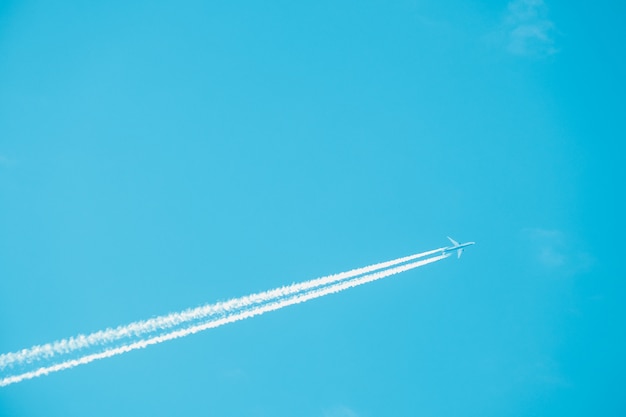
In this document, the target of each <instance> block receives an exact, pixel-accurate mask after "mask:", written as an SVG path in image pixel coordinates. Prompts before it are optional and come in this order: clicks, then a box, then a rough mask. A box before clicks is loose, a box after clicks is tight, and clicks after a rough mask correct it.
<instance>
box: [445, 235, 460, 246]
mask: <svg viewBox="0 0 626 417" xmlns="http://www.w3.org/2000/svg"><path fill="white" fill-rule="evenodd" d="M448 239H449V240H450V242H452V244H453V245H454V246H459V242H457V241H456V240H454V239H452V238H451V237H450V236H448Z"/></svg>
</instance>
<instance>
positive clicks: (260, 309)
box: [0, 254, 449, 387]
mask: <svg viewBox="0 0 626 417" xmlns="http://www.w3.org/2000/svg"><path fill="white" fill-rule="evenodd" d="M448 256H449V255H447V254H443V255H439V256H435V257H432V258H428V259H424V260H421V261H416V262H411V263H408V264H405V265H401V266H397V267H395V268H390V269H386V270H383V271H379V272H373V273H370V274H367V275H363V276H359V277H358V278H353V279H350V280H344V281H342V282H338V283H335V284H333V285H327V286H325V287H321V288H317V289H312V290H311V291H308V292H305V293H304V294H297V295H294V296H293V297H290V298H281V299H277V300H276V301H270V302H267V303H265V304H262V305H257V306H253V307H250V308H249V309H247V310H243V311H239V312H236V313H233V314H231V315H228V316H226V317H221V318H216V319H213V320H211V321H208V322H206V323H202V324H197V325H194V326H191V327H188V328H185V329H180V330H175V331H171V332H169V333H166V334H162V335H159V336H154V337H151V338H149V339H146V340H140V341H137V342H134V343H131V344H128V345H125V346H120V347H117V348H113V349H108V350H105V351H103V352H100V353H94V354H90V355H85V356H83V357H81V358H78V359H72V360H67V361H64V362H61V363H58V364H55V365H51V366H47V367H42V368H39V369H37V370H34V371H30V372H25V373H22V374H19V375H14V376H8V377H5V378H3V379H0V387H2V386H6V385H10V384H14V383H17V382H20V381H23V380H26V379H32V378H36V377H38V376H42V375H47V374H49V373H51V372H57V371H61V370H64V369H70V368H74V367H76V366H79V365H83V364H87V363H90V362H93V361H95V360H98V359H104V358H109V357H112V356H116V355H121V354H122V353H126V352H130V351H132V350H136V349H142V348H145V347H147V346H150V345H155V344H158V343H163V342H165V341H168V340H172V339H178V338H180V337H185V336H188V335H190V334H194V333H198V332H200V331H203V330H206V329H211V328H215V327H219V326H223V325H224V324H228V323H233V322H236V321H240V320H245V319H247V318H250V317H254V316H258V315H261V314H264V313H267V312H269V311H274V310H278V309H281V308H283V307H287V306H290V305H293V304H299V303H303V302H305V301H308V300H312V299H314V298H319V297H322V296H325V295H328V294H332V293H337V292H340V291H343V290H346V289H348V288H353V287H356V286H358V285H362V284H365V283H368V282H372V281H376V280H379V279H382V278H385V277H388V276H391V275H395V274H399V273H401V272H405V271H408V270H410V269H414V268H417V267H420V266H422V265H426V264H429V263H432V262H436V261H439V260H441V259H444V258H446V257H448Z"/></svg>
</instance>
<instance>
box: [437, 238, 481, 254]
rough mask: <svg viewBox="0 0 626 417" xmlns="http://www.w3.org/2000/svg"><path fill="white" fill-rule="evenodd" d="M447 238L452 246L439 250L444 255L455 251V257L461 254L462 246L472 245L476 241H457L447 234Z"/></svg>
mask: <svg viewBox="0 0 626 417" xmlns="http://www.w3.org/2000/svg"><path fill="white" fill-rule="evenodd" d="M448 239H450V242H452V244H453V245H454V246H448V247H447V248H443V250H442V251H441V254H442V255H445V254H446V253H450V252H454V251H456V254H457V259H458V258H460V257H461V254H462V253H463V248H465V247H467V246H472V245H473V244H475V243H476V242H466V243H459V242H457V241H456V240H454V239H452V238H451V237H450V236H448Z"/></svg>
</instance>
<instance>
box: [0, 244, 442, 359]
mask: <svg viewBox="0 0 626 417" xmlns="http://www.w3.org/2000/svg"><path fill="white" fill-rule="evenodd" d="M442 249H443V248H440V249H435V250H431V251H427V252H422V253H417V254H414V255H409V256H405V257H402V258H397V259H393V260H391V261H386V262H380V263H377V264H373V265H369V266H365V267H361V268H357V269H352V270H350V271H346V272H341V273H338V274H333V275H328V276H325V277H322V278H317V279H313V280H310V281H306V282H302V283H298V284H292V285H288V286H284V287H280V288H276V289H273V290H269V291H264V292H260V293H257V294H252V295H249V296H245V297H240V298H235V299H231V300H229V301H224V302H219V303H215V304H209V305H205V306H201V307H196V308H193V309H188V310H184V311H182V312H178V313H172V314H168V315H165V316H160V317H155V318H152V319H149V320H143V321H137V322H134V323H130V324H128V325H124V326H119V327H117V328H115V329H106V330H102V331H98V332H95V333H91V334H89V335H78V336H75V337H70V338H68V339H62V340H59V341H55V342H52V343H47V344H45V345H39V346H33V347H31V348H28V349H23V350H21V351H18V352H10V353H5V354H2V355H0V371H1V370H3V369H4V368H6V367H9V366H14V365H20V364H23V363H32V362H34V361H38V360H42V359H51V358H53V357H54V356H56V355H59V354H68V353H71V352H74V351H77V350H80V349H86V348H89V347H93V346H98V345H103V344H108V343H112V342H115V341H118V340H121V339H124V338H131V337H141V336H142V335H144V334H146V333H152V332H155V331H159V330H166V329H170V328H172V327H175V326H179V325H181V324H184V323H186V322H189V321H195V320H201V319H204V318H207V317H210V316H214V315H223V314H226V313H229V312H232V311H237V310H240V309H242V308H246V307H249V306H251V305H258V304H262V303H265V302H267V301H269V300H273V299H276V298H282V297H286V296H289V295H292V294H296V293H300V292H302V291H306V290H308V289H312V288H316V287H321V286H324V285H329V284H332V283H334V282H338V281H342V280H345V279H348V278H353V277H355V276H358V275H362V274H366V273H369V272H373V271H377V270H379V269H385V268H389V267H391V266H394V265H398V264H402V263H406V262H409V261H412V260H415V259H418V258H423V257H425V256H430V255H433V254H435V253H440V252H441V251H442Z"/></svg>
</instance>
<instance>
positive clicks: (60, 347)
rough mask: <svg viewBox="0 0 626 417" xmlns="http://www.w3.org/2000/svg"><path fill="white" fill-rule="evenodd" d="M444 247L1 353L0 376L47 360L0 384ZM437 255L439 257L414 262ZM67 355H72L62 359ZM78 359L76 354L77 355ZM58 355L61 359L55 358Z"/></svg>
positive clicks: (410, 261)
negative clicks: (1, 373) (113, 327)
mask: <svg viewBox="0 0 626 417" xmlns="http://www.w3.org/2000/svg"><path fill="white" fill-rule="evenodd" d="M444 249H445V248H440V249H435V250H432V251H427V252H423V253H418V254H414V255H410V256H405V257H402V258H398V259H394V260H391V261H387V262H381V263H377V264H373V265H369V266H366V267H362V268H357V269H353V270H350V271H347V272H342V273H339V274H334V275H329V276H326V277H322V278H317V279H313V280H310V281H305V282H302V283H298V284H292V285H289V286H284V287H280V288H276V289H273V290H270V291H264V292H260V293H256V294H252V295H249V296H245V297H240V298H235V299H232V300H229V301H225V302H219V303H216V304H210V305H205V306H202V307H197V308H194V309H188V310H184V311H182V312H178V313H172V314H168V315H165V316H160V317H156V318H153V319H149V320H144V321H138V322H134V323H131V324H128V325H125V326H119V327H117V328H115V329H107V330H103V331H99V332H95V333H92V334H89V335H79V336H75V337H72V338H69V339H63V340H60V341H56V342H53V343H48V344H45V345H40V346H33V347H31V348H29V349H23V350H21V351H18V352H12V353H6V354H3V355H0V372H2V371H6V370H7V368H8V369H12V368H24V367H26V366H30V367H31V368H36V365H35V364H36V363H37V362H40V361H45V362H47V365H43V366H40V367H39V368H36V369H32V370H22V371H21V372H18V373H17V374H15V375H10V376H5V377H2V379H0V386H6V385H10V384H13V383H16V382H20V381H23V380H25V379H32V378H35V377H38V376H41V375H46V374H49V373H51V372H56V371H60V370H64V369H69V368H73V367H76V366H78V365H82V364H86V363H89V362H93V361H95V360H98V359H103V358H107V357H111V356H116V355H120V354H122V353H126V352H129V351H131V350H136V349H141V348H144V347H147V346H150V345H154V344H158V343H162V342H165V341H167V340H172V339H177V338H180V337H184V336H187V335H190V334H193V333H197V332H200V331H202V330H206V329H210V328H214V327H219V326H222V325H224V324H228V323H232V322H235V321H240V320H244V319H246V318H250V317H254V316H258V315H261V314H264V313H266V312H269V311H274V310H278V309H281V308H283V307H286V306H289V305H293V304H299V303H303V302H305V301H308V300H311V299H314V298H318V297H322V296H324V295H328V294H332V293H336V292H339V291H343V290H345V289H348V288H352V287H356V286H358V285H362V284H365V283H368V282H372V281H375V280H378V279H381V278H385V277H388V276H391V275H395V274H398V273H401V272H404V271H408V270H410V269H414V268H417V267H419V266H422V265H426V264H429V263H432V262H436V261H439V260H441V259H443V258H446V257H447V256H448V254H447V253H445V251H444ZM437 253H439V254H440V255H439V256H434V257H431V258H427V259H423V260H420V261H415V260H416V259H419V258H424V257H427V256H431V255H434V254H437ZM396 265H400V266H396ZM391 267H393V268H391ZM374 271H377V272H374ZM155 333H157V334H155ZM115 343H118V344H119V343H121V345H119V346H117V345H115ZM94 348H99V349H100V351H95V352H94V351H93V350H94ZM90 350H91V351H90ZM81 351H82V352H81ZM85 351H90V352H85ZM72 354H73V355H74V357H72V358H67V356H70V355H72ZM77 355H79V356H78V357H76V356H77ZM58 356H60V357H59V358H57V357H58Z"/></svg>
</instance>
